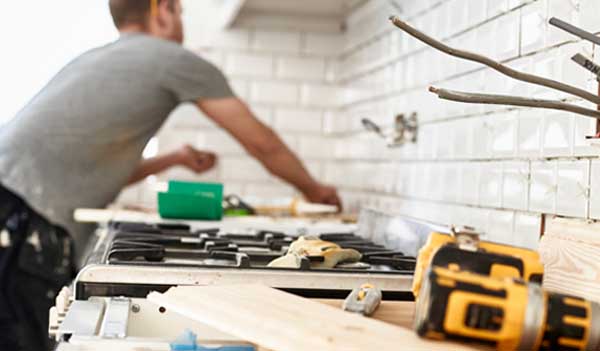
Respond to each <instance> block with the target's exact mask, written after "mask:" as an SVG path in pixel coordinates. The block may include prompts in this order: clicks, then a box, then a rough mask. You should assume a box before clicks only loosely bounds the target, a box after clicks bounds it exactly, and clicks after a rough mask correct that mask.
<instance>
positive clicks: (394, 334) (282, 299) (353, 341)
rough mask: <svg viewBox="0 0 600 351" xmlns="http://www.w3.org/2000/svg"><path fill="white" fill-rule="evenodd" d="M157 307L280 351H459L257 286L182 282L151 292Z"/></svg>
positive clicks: (451, 345)
mask: <svg viewBox="0 0 600 351" xmlns="http://www.w3.org/2000/svg"><path fill="white" fill-rule="evenodd" d="M148 299H149V300H150V301H152V302H154V303H156V304H157V305H160V306H163V307H165V308H167V309H171V310H173V311H175V312H177V313H180V314H182V315H185V316H187V317H188V318H191V319H194V320H196V321H198V322H201V323H205V324H207V325H209V326H212V327H214V328H216V329H219V330H222V331H223V332H226V333H228V334H231V335H234V336H236V337H239V338H240V339H243V340H248V341H250V342H253V343H255V344H257V345H260V346H261V347H264V348H267V349H272V350H278V351H279V350H281V351H287V350H290V351H294V350H299V351H300V350H302V351H303V350H319V351H328V350H344V351H351V350H357V351H358V350H360V351H364V350H395V351H397V350H410V351H420V350H422V351H430V350H438V351H462V350H475V348H473V347H469V346H465V345H460V344H454V343H445V342H435V341H429V340H424V339H421V338H419V337H418V336H417V335H416V334H415V333H414V332H413V331H412V330H408V329H405V328H401V327H398V326H394V325H391V324H388V323H384V322H381V321H377V320H374V319H370V318H367V317H363V316H360V315H357V314H354V313H349V312H344V311H342V310H340V309H339V308H336V307H332V306H328V305H325V304H322V303H319V302H317V301H311V300H309V299H305V298H302V297H298V296H296V295H292V294H288V293H285V292H282V291H279V290H275V289H272V288H268V287H265V286H261V285H221V286H215V285H213V286H185V287H175V288H171V289H169V291H167V292H166V293H164V294H161V293H156V292H154V293H151V294H150V295H148Z"/></svg>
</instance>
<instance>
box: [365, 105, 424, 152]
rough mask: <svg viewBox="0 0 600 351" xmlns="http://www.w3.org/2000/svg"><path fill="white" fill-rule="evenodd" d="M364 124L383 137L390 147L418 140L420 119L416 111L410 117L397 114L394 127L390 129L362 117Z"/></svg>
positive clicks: (366, 127) (367, 128)
mask: <svg viewBox="0 0 600 351" xmlns="http://www.w3.org/2000/svg"><path fill="white" fill-rule="evenodd" d="M362 125H363V126H364V127H365V129H366V130H368V131H370V132H373V133H375V134H377V135H379V136H380V137H381V138H383V139H384V140H385V141H386V143H387V145H388V147H399V146H402V145H404V144H406V143H407V142H410V143H416V142H417V135H418V132H419V121H418V119H417V113H416V112H413V113H412V114H411V115H410V116H409V117H408V118H407V117H406V116H405V115H404V114H399V115H397V116H396V117H395V119H394V127H393V129H392V130H390V131H384V130H383V128H381V127H380V126H379V125H377V124H376V123H375V122H373V121H371V120H370V119H368V118H363V119H362ZM390 129H391V128H390Z"/></svg>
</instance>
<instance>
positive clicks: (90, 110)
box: [0, 0, 340, 350]
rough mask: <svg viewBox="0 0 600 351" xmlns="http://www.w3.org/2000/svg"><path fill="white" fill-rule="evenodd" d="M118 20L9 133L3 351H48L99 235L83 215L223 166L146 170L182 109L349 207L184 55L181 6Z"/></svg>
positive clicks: (0, 318) (2, 138) (321, 197)
mask: <svg viewBox="0 0 600 351" xmlns="http://www.w3.org/2000/svg"><path fill="white" fill-rule="evenodd" d="M110 9H111V13H112V15H113V19H114V22H115V24H116V26H117V27H118V29H119V31H120V32H121V37H120V39H119V40H117V41H116V42H114V43H112V44H109V45H106V46H104V47H101V48H97V49H95V50H91V51H89V52H87V53H85V54H83V55H81V56H80V57H78V58H77V59H75V60H74V61H73V62H71V63H69V64H68V65H67V66H66V67H65V68H64V69H63V70H62V71H60V72H59V73H58V74H57V75H56V77H54V78H53V79H52V80H51V81H50V82H49V83H48V85H47V86H46V87H45V88H44V89H43V90H42V91H41V92H40V93H39V94H38V95H37V96H35V97H34V98H33V99H32V101H31V102H30V103H29V104H28V105H27V106H26V107H25V108H24V109H23V110H21V111H20V112H19V114H18V115H17V116H16V118H15V119H14V120H13V121H12V122H11V123H10V124H8V125H7V126H6V127H4V128H2V129H1V130H0V184H1V186H0V225H1V227H0V349H2V350H5V349H7V350H12V349H18V350H42V349H45V348H48V347H49V344H48V342H47V341H46V340H40V339H44V334H45V330H46V321H47V313H48V312H47V310H48V308H49V307H50V305H51V304H52V301H53V298H54V295H55V293H56V289H57V288H58V287H60V285H61V284H64V283H66V280H68V278H69V276H70V272H71V270H70V267H71V266H72V261H70V259H71V257H72V253H73V250H75V252H76V253H78V254H81V250H82V248H83V247H84V245H85V243H86V241H87V237H88V235H89V232H86V231H84V230H81V228H80V227H78V226H77V225H76V224H75V223H74V221H73V210H74V209H75V208H77V207H92V208H94V207H103V206H106V205H107V204H109V203H110V202H111V201H112V200H114V198H115V196H116V195H117V194H118V193H119V192H120V191H121V189H122V188H123V187H124V186H126V185H127V184H131V183H134V182H136V181H139V180H141V179H144V178H145V177H146V176H148V175H150V174H155V173H159V172H161V171H163V170H165V169H167V168H169V167H172V166H175V165H184V166H187V167H188V168H190V169H192V170H194V171H197V172H202V171H205V170H207V169H209V168H210V167H212V166H213V164H214V162H215V156H214V155H212V154H211V153H203V152H199V151H196V150H194V149H193V148H190V147H183V148H182V149H181V150H180V151H178V152H175V153H172V154H168V155H163V156H159V157H156V158H154V159H149V160H144V161H142V158H141V154H142V151H143V149H144V147H145V145H146V143H147V142H148V140H149V139H150V138H151V137H152V136H153V135H154V134H155V133H156V131H157V130H158V129H159V128H160V126H161V125H162V124H163V122H164V120H165V118H166V117H167V116H168V115H169V113H170V112H171V111H172V110H173V109H175V107H177V106H178V105H179V104H180V103H183V102H192V103H194V104H196V105H197V106H198V108H199V109H200V110H202V111H203V112H204V114H205V115H207V116H208V117H209V118H210V119H212V120H213V121H214V122H215V123H216V124H217V125H219V126H220V127H222V128H223V129H225V130H226V131H227V132H229V133H230V134H231V135H232V136H233V137H234V138H235V139H237V140H238V141H239V142H240V143H241V144H242V146H243V147H244V148H245V149H246V150H247V151H248V153H249V154H250V155H252V156H254V157H255V158H256V159H258V160H259V161H260V162H261V163H262V164H263V165H264V166H265V167H266V168H267V169H268V170H269V171H270V172H271V173H273V174H274V175H276V176H278V177H280V178H281V179H283V180H284V181H286V182H288V183H290V184H291V185H293V186H294V187H295V188H296V189H298V190H299V191H300V192H301V193H302V194H304V196H305V197H306V198H307V199H308V200H310V201H313V202H320V203H329V204H335V205H340V201H339V198H338V196H337V193H336V190H335V189H334V188H332V187H328V186H324V185H322V184H320V183H319V182H318V181H316V180H315V179H314V178H312V177H311V176H310V174H309V173H308V172H307V171H306V169H305V168H304V166H303V165H302V163H301V162H300V161H299V159H298V158H297V157H296V156H295V155H294V154H293V153H292V152H291V151H290V150H289V149H288V148H287V147H286V146H285V144H284V143H283V142H282V141H281V139H280V138H279V137H278V136H277V135H276V134H275V133H274V132H273V131H272V130H271V129H270V128H269V127H267V126H265V125H264V124H262V123H261V122H260V121H259V120H258V119H257V118H255V116H253V114H252V113H251V112H250V110H249V109H248V107H247V106H246V104H244V103H243V102H242V101H240V100H239V99H238V98H236V97H235V96H234V95H233V93H232V91H231V89H230V87H229V85H228V83H227V80H226V78H225V77H224V76H223V74H222V73H221V72H220V71H219V70H218V69H217V68H216V67H214V66H213V65H212V64H210V63H208V62H207V61H205V60H203V59H202V58H200V57H198V56H197V55H195V54H193V53H192V52H190V51H187V50H185V49H184V48H183V47H182V46H181V43H182V41H183V35H182V33H183V30H182V21H181V4H180V1H179V0H110ZM217 151H218V150H217ZM3 238H4V239H3ZM71 238H72V240H73V242H74V245H72V244H71ZM25 278H26V280H24V279H25ZM24 282H25V283H24ZM32 286H34V287H35V288H31V287H32ZM42 295H43V296H42ZM32 313H33V314H34V316H32V315H31V314H32ZM15 345H18V346H15Z"/></svg>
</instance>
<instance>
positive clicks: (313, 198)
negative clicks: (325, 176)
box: [304, 184, 343, 212]
mask: <svg viewBox="0 0 600 351" xmlns="http://www.w3.org/2000/svg"><path fill="white" fill-rule="evenodd" d="M304 196H305V197H306V199H307V200H308V201H310V202H313V203H317V204H325V205H334V206H337V207H338V209H339V210H340V212H341V211H342V209H343V208H342V201H341V200H340V198H339V196H338V193H337V190H336V189H335V188H334V187H332V186H327V185H322V184H317V185H316V186H315V187H314V188H311V189H310V190H309V191H307V192H306V193H305V194H304Z"/></svg>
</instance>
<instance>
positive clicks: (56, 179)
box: [0, 34, 233, 253]
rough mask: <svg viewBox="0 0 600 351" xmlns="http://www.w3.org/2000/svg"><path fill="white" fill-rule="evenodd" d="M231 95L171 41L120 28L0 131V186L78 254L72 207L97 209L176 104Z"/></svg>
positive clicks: (80, 241) (80, 238)
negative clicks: (66, 234) (58, 229)
mask: <svg viewBox="0 0 600 351" xmlns="http://www.w3.org/2000/svg"><path fill="white" fill-rule="evenodd" d="M232 95H233V93H232V91H231V89H230V87H229V85H228V83H227V80H226V79H225V77H224V76H223V74H222V73H221V72H220V71H219V70H218V69H217V68H216V67H215V66H213V65H212V64H210V63H208V62H207V61H205V60H203V59H202V58H200V57H199V56H197V55H196V54H194V53H192V52H190V51H188V50H185V49H184V48H183V47H181V46H180V45H177V44H176V43H173V42H169V41H166V40H162V39H159V38H154V37H151V36H148V35H144V34H125V35H123V36H122V37H121V38H120V39H119V40H117V41H116V42H114V43H111V44H109V45H106V46H104V47H100V48H97V49H94V50H91V51H89V52H87V53H85V54H83V55H81V56H80V57H78V58H77V59H75V60H74V61H73V62H71V63H69V64H68V65H67V66H66V67H65V68H64V69H63V70H61V71H60V72H59V73H58V74H57V75H56V77H54V78H53V79H52V80H51V81H50V82H49V83H48V85H47V86H46V87H45V88H44V89H42V91H41V92H40V93H39V94H38V95H37V96H35V97H34V98H33V99H32V100H31V102H29V103H28V104H27V106H25V108H24V109H23V110H21V111H20V112H19V113H18V114H17V116H16V117H15V118H14V119H13V120H12V121H11V122H10V123H9V124H8V125H6V126H5V127H3V128H1V129H0V183H2V185H4V186H5V187H7V188H9V189H11V190H12V191H14V192H15V193H16V194H18V195H20V196H21V197H22V198H23V199H24V200H25V201H26V202H27V203H28V204H29V205H30V206H31V207H32V208H33V209H35V210H36V211H38V212H39V213H40V214H42V215H44V216H45V217H47V218H48V219H49V220H50V221H51V222H53V223H55V224H58V225H62V226H64V227H65V228H66V229H67V230H69V231H70V232H71V235H72V236H73V237H74V239H75V243H76V247H77V249H78V250H79V253H81V249H82V247H83V246H84V245H85V242H86V241H87V240H86V239H87V237H86V235H85V233H81V231H80V227H78V226H77V225H76V224H75V223H74V221H73V210H74V209H75V208H78V207H88V208H98V207H104V206H106V205H107V204H109V203H110V202H111V201H113V200H114V199H115V197H116V196H117V195H118V193H119V191H120V190H121V189H122V188H123V187H124V186H125V185H126V183H127V180H128V178H129V177H130V176H131V174H132V173H133V171H134V170H135V169H136V167H137V166H138V165H139V163H140V161H141V154H142V151H143V149H144V147H145V145H146V143H147V142H148V140H149V139H150V138H152V136H153V135H154V134H155V133H156V131H157V130H158V129H159V128H160V126H161V125H162V124H163V122H164V120H165V119H166V117H167V116H168V115H169V113H170V112H171V111H172V110H173V109H175V108H176V107H177V105H179V104H180V103H182V102H188V101H196V100H198V99H202V98H222V97H229V96H232Z"/></svg>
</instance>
